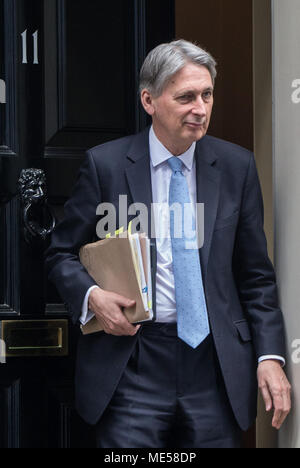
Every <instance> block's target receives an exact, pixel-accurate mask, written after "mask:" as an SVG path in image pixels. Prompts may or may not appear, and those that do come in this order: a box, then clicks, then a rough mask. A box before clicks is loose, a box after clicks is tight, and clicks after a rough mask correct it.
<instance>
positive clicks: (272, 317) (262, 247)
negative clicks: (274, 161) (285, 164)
mask: <svg viewBox="0 0 300 468" xmlns="http://www.w3.org/2000/svg"><path fill="white" fill-rule="evenodd" d="M233 270H234V274H235V281H236V284H237V288H238V293H239V297H240V302H241V305H242V307H243V309H244V312H245V314H246V316H247V319H248V322H249V324H250V328H251V331H252V336H253V341H254V348H255V351H256V355H257V358H259V357H260V356H264V355H280V356H283V357H284V356H285V336H284V325H283V317H282V312H281V310H280V307H279V304H278V294H277V286H276V277H275V272H274V268H273V265H272V263H271V261H270V259H269V257H268V251H267V242H266V237H265V233H264V212H263V199H262V194H261V188H260V183H259V179H258V175H257V170H256V165H255V160H254V157H253V155H251V157H250V161H249V167H248V173H247V177H246V181H245V184H244V190H243V198H242V205H241V213H240V220H239V225H238V228H237V235H236V242H235V250H234V257H233Z"/></svg>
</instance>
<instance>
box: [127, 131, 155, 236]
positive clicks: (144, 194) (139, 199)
mask: <svg viewBox="0 0 300 468" xmlns="http://www.w3.org/2000/svg"><path fill="white" fill-rule="evenodd" d="M127 158H128V160H129V161H130V163H129V166H128V167H127V168H126V170H125V172H126V177H127V182H128V185H129V190H130V193H131V196H132V199H133V202H134V203H143V204H144V205H145V206H146V207H147V212H148V215H147V218H148V226H142V231H145V232H148V236H149V237H150V235H151V230H150V228H151V205H152V186H151V172H150V154H149V129H146V130H145V131H143V132H142V133H140V134H138V135H136V137H135V138H134V141H133V144H132V146H131V147H130V149H129V152H128V156H127ZM147 227H148V229H146V228H147Z"/></svg>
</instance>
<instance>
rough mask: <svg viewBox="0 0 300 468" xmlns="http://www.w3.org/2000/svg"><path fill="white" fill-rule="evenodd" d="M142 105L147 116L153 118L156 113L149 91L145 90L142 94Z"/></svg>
mask: <svg viewBox="0 0 300 468" xmlns="http://www.w3.org/2000/svg"><path fill="white" fill-rule="evenodd" d="M141 103H142V106H143V108H144V109H145V111H146V112H147V114H149V115H151V116H152V115H153V114H154V112H155V109H154V105H153V97H152V95H151V94H150V93H149V91H148V90H147V89H143V90H142V92H141Z"/></svg>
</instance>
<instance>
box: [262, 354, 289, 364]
mask: <svg viewBox="0 0 300 468" xmlns="http://www.w3.org/2000/svg"><path fill="white" fill-rule="evenodd" d="M269 359H275V360H276V361H281V363H282V367H284V366H285V359H284V358H283V357H282V356H277V355H276V354H266V355H265V356H261V357H260V358H259V360H258V363H260V362H263V361H268V360H269Z"/></svg>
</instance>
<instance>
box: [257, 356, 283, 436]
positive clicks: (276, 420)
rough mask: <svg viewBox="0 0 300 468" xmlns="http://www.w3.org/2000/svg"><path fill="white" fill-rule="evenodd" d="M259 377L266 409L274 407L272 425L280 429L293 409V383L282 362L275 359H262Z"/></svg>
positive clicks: (258, 372)
mask: <svg viewBox="0 0 300 468" xmlns="http://www.w3.org/2000/svg"><path fill="white" fill-rule="evenodd" d="M257 377H258V385H259V388H260V390H261V393H262V396H263V399H264V402H265V405H266V411H271V409H272V408H274V416H273V420H272V426H273V427H275V429H278V430H279V429H280V427H281V426H282V424H283V422H284V420H285V418H286V417H287V415H288V414H289V412H290V410H291V385H290V383H289V381H288V380H287V378H286V375H285V373H284V371H283V369H282V367H281V364H280V362H278V361H275V360H266V361H262V362H261V363H260V364H259V366H258V371H257Z"/></svg>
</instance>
